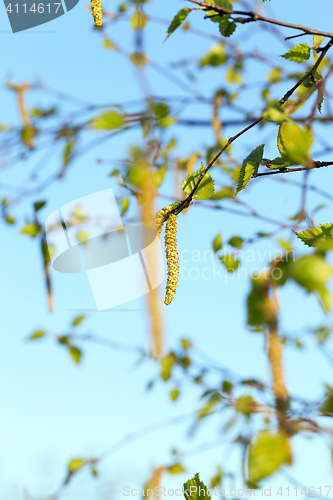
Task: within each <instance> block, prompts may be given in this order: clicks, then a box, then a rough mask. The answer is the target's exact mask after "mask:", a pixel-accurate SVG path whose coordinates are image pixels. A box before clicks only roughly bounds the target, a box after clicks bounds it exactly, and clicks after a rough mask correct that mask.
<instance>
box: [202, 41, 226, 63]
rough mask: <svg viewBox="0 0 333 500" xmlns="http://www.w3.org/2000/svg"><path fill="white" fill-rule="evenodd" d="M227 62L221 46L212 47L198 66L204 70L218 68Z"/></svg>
mask: <svg viewBox="0 0 333 500" xmlns="http://www.w3.org/2000/svg"><path fill="white" fill-rule="evenodd" d="M227 60H228V56H227V54H226V53H225V50H224V47H223V46H222V45H221V44H218V45H213V47H211V48H210V49H209V51H208V52H207V54H206V55H205V56H204V57H203V58H202V59H200V62H199V66H200V68H204V67H205V66H214V67H215V66H220V65H221V64H224V63H225V62H226V61H227Z"/></svg>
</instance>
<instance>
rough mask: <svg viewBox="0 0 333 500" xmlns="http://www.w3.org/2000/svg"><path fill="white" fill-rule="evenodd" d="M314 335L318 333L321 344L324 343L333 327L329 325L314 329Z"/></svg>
mask: <svg viewBox="0 0 333 500" xmlns="http://www.w3.org/2000/svg"><path fill="white" fill-rule="evenodd" d="M313 333H314V335H316V337H317V339H318V342H319V344H323V343H324V342H326V340H327V339H328V337H329V335H330V333H331V329H330V327H329V326H321V327H319V328H316V329H315V330H313Z"/></svg>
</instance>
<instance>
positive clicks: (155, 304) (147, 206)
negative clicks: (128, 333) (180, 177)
mask: <svg viewBox="0 0 333 500" xmlns="http://www.w3.org/2000/svg"><path fill="white" fill-rule="evenodd" d="M154 196H155V192H154V188H153V186H152V183H151V181H150V177H149V176H148V175H147V177H146V180H145V182H144V183H143V186H142V192H141V197H140V203H141V219H142V223H143V225H144V226H151V221H152V218H153V213H154ZM155 219H156V217H155ZM158 220H159V224H160V218H159V219H158ZM161 224H163V222H162V223H161ZM161 229H162V226H161ZM144 235H146V233H145V232H144ZM146 237H147V236H144V239H146ZM148 244H149V240H147V241H146V240H145V241H144V247H146V246H147V245H148ZM148 259H149V262H148V267H149V269H150V273H152V274H154V273H156V272H157V268H156V266H157V262H155V260H154V258H153V255H151V254H149V253H148ZM147 306H148V311H149V320H150V331H151V348H150V352H151V355H152V356H153V358H155V359H159V358H160V357H161V356H163V347H164V339H163V324H162V317H161V311H160V302H159V297H158V291H157V289H154V290H150V292H149V293H148V294H147Z"/></svg>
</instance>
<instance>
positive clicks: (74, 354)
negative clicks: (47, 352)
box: [69, 345, 82, 365]
mask: <svg viewBox="0 0 333 500" xmlns="http://www.w3.org/2000/svg"><path fill="white" fill-rule="evenodd" d="M69 354H70V356H71V358H72V360H73V361H74V363H76V364H77V365H78V364H79V363H80V361H81V357H82V352H81V351H80V349H79V348H78V347H75V346H74V345H70V346H69Z"/></svg>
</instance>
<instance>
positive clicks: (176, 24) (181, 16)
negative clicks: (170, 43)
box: [167, 7, 191, 38]
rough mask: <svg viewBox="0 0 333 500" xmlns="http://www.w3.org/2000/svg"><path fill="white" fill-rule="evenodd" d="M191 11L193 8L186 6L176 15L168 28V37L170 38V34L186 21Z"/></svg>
mask: <svg viewBox="0 0 333 500" xmlns="http://www.w3.org/2000/svg"><path fill="white" fill-rule="evenodd" d="M190 12H191V9H189V8H188V7H184V8H183V9H182V10H180V11H179V12H178V14H176V15H175V17H174V18H173V19H172V21H171V23H170V26H169V28H168V32H167V33H168V36H167V38H169V36H170V35H171V34H172V33H173V32H174V31H175V30H176V29H177V28H178V27H179V26H180V25H181V24H182V23H183V22H184V21H185V19H186V17H187V16H188V14H189V13H190Z"/></svg>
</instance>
